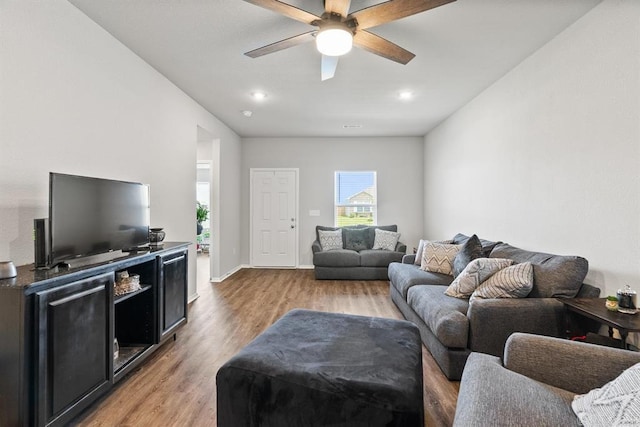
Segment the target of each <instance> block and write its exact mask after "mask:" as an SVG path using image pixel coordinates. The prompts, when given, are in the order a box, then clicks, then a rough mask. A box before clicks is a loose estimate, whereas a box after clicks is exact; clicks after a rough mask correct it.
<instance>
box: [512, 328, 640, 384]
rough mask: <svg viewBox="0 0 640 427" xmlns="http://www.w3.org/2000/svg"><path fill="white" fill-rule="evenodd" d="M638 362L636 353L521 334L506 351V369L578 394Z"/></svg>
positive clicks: (516, 334) (639, 357)
mask: <svg viewBox="0 0 640 427" xmlns="http://www.w3.org/2000/svg"><path fill="white" fill-rule="evenodd" d="M639 362H640V353H638V352H634V351H627V350H622V349H618V348H611V347H604V346H599V345H595V344H587V343H582V342H577V341H570V340H565V339H560V338H551V337H544V336H538V335H530V334H522V333H515V334H513V335H511V337H509V340H508V341H507V345H506V347H505V351H504V366H505V367H506V368H507V369H509V370H511V371H514V372H517V373H519V374H522V375H525V376H527V377H529V378H532V379H534V380H536V381H540V382H543V383H545V384H549V385H552V386H554V387H559V388H562V389H564V390H568V391H571V392H573V393H578V394H583V393H587V392H588V391H589V390H592V389H594V388H596V387H602V386H603V385H604V384H606V383H607V382H609V381H611V380H613V379H614V378H616V377H617V376H618V375H620V374H621V373H622V371H624V370H625V369H627V368H629V367H630V366H632V365H634V364H636V363H639Z"/></svg>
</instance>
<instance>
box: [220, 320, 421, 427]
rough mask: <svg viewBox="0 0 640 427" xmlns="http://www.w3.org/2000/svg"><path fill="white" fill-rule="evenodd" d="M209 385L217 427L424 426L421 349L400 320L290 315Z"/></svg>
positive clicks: (416, 335) (410, 329)
mask: <svg viewBox="0 0 640 427" xmlns="http://www.w3.org/2000/svg"><path fill="white" fill-rule="evenodd" d="M216 382H217V384H216V385H217V400H218V408H217V413H218V427H242V426H274V427H286V426H305V427H307V426H327V425H332V426H363V427H364V426H403V427H406V426H423V420H424V406H423V400H422V345H421V342H420V334H419V332H418V328H417V327H416V326H415V325H413V324H412V323H410V322H407V321H404V320H394V319H383V318H377V317H364V316H353V315H348V314H336V313H324V312H317V311H310V310H293V311H290V312H289V313H287V314H286V315H284V316H283V317H282V318H281V319H280V320H278V321H277V322H275V323H274V324H273V325H272V326H271V327H269V328H268V329H267V330H265V331H264V332H263V333H262V334H261V335H259V336H258V337H257V338H256V339H255V340H253V341H252V342H251V343H249V344H248V345H247V346H246V347H245V348H244V349H242V350H241V351H240V352H239V353H238V354H237V355H235V356H234V357H233V358H231V359H230V360H229V361H228V362H227V363H225V364H224V365H223V366H222V367H221V368H220V370H219V371H218V374H217V378H216Z"/></svg>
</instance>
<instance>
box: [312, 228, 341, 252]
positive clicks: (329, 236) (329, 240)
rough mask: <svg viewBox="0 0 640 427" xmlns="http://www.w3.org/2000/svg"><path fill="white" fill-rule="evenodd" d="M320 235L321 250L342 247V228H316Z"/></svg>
mask: <svg viewBox="0 0 640 427" xmlns="http://www.w3.org/2000/svg"><path fill="white" fill-rule="evenodd" d="M318 235H319V236H320V246H322V250H323V251H331V250H335V249H342V229H339V230H335V231H333V230H318Z"/></svg>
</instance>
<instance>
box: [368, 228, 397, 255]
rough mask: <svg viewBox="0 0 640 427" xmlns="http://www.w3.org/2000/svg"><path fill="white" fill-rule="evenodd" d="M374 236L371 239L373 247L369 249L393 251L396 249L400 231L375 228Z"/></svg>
mask: <svg viewBox="0 0 640 427" xmlns="http://www.w3.org/2000/svg"><path fill="white" fill-rule="evenodd" d="M375 233H376V237H375V239H374V241H373V247H372V248H371V249H382V250H383V251H393V250H395V249H396V245H397V244H398V240H400V233H397V232H395V231H387V230H380V229H379V228H376V229H375Z"/></svg>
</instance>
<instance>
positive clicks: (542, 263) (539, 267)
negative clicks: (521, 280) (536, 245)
mask: <svg viewBox="0 0 640 427" xmlns="http://www.w3.org/2000/svg"><path fill="white" fill-rule="evenodd" d="M491 258H509V259H512V260H514V261H515V262H517V263H521V262H530V263H531V264H533V289H532V290H531V293H530V294H529V297H530V298H551V297H568V298H573V297H575V296H576V294H577V293H578V291H579V290H580V286H582V281H583V280H584V278H585V276H586V275H587V272H588V271H589V263H588V262H587V260H586V259H584V258H582V257H579V256H563V255H553V254H547V253H543V252H531V251H525V250H523V249H520V248H516V247H514V246H511V245H508V244H506V243H499V244H498V245H496V247H495V248H494V249H493V251H491Z"/></svg>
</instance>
